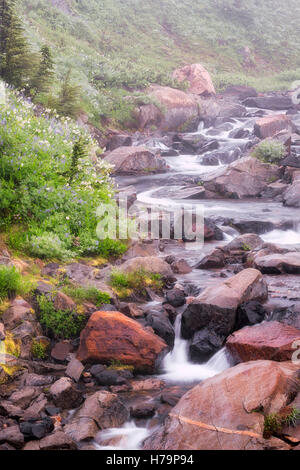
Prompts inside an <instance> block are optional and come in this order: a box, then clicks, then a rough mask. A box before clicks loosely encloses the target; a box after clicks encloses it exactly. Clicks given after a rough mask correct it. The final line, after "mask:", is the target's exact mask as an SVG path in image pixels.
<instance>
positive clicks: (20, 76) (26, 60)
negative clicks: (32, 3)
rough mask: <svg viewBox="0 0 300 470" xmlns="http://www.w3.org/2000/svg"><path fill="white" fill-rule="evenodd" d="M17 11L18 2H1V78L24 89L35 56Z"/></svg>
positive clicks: (6, 0) (10, 0) (13, 0)
mask: <svg viewBox="0 0 300 470" xmlns="http://www.w3.org/2000/svg"><path fill="white" fill-rule="evenodd" d="M15 11H16V0H0V76H1V78H3V80H5V81H6V82H7V83H9V84H10V85H13V86H15V87H16V88H22V87H24V86H25V85H26V83H27V82H28V80H29V78H30V75H31V73H32V68H33V67H34V55H33V54H31V52H30V49H29V46H28V43H27V40H26V39H25V37H24V31H23V28H22V25H21V23H20V21H19V18H18V17H17V15H16V13H15Z"/></svg>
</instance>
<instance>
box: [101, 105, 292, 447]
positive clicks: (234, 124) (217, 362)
mask: <svg viewBox="0 0 300 470" xmlns="http://www.w3.org/2000/svg"><path fill="white" fill-rule="evenodd" d="M248 111H249V117H247V118H237V119H232V118H231V119H228V123H226V126H222V125H221V126H219V128H218V127H217V128H213V127H211V128H208V129H204V125H203V123H200V125H199V128H198V131H197V132H195V133H194V134H193V135H194V136H203V137H205V138H208V137H210V138H211V139H216V140H218V142H219V144H220V146H219V148H218V152H221V151H227V152H229V154H231V153H234V152H235V151H237V150H239V151H240V153H241V155H242V154H243V153H245V150H246V149H247V146H248V144H249V138H245V139H233V138H231V137H230V136H229V134H230V132H232V131H234V130H236V129H239V128H243V129H246V130H249V131H250V132H251V133H252V132H253V127H254V123H255V121H256V119H257V117H256V113H257V111H258V110H257V109H251V110H250V109H249V110H248ZM260 112H261V110H260ZM281 113H282V111H281V112H279V113H278V114H281ZM265 114H277V113H274V112H269V111H265ZM251 115H252V117H251ZM149 148H152V149H153V148H156V149H161V150H166V149H167V147H166V146H165V145H164V144H162V143H161V142H159V140H156V141H152V143H151V145H149ZM208 153H209V152H208ZM205 155H206V154H204V155H203V156H202V157H205ZM165 160H166V162H167V164H168V165H169V168H170V172H169V173H167V174H162V175H149V176H141V177H122V178H117V182H118V183H119V185H121V186H127V185H131V184H133V185H134V186H135V188H136V190H137V200H138V204H143V205H146V206H151V207H153V206H154V207H155V208H157V207H159V208H164V209H166V210H173V209H174V208H176V207H177V206H178V205H182V203H184V204H185V205H186V204H189V203H190V204H191V205H194V204H197V203H198V204H202V205H204V209H205V217H223V218H224V217H228V218H238V219H239V220H243V219H244V220H247V221H249V220H250V221H251V220H255V221H257V220H258V221H260V220H263V221H266V222H272V223H275V224H277V223H281V222H282V223H286V222H291V223H292V225H293V224H294V226H293V227H291V229H289V230H281V229H276V230H272V231H271V232H269V233H266V234H264V235H262V238H263V239H264V241H266V242H270V243H275V244H281V245H285V246H289V247H291V246H295V248H297V245H299V249H300V214H298V212H297V210H296V209H292V208H286V207H283V206H282V203H280V202H274V201H272V200H268V201H263V200H251V201H247V200H243V201H236V200H199V201H197V200H191V201H188V200H180V198H178V188H180V187H182V186H183V182H184V180H185V179H186V177H188V178H191V177H201V178H205V177H206V176H207V175H208V174H210V173H215V172H216V171H218V170H220V169H221V168H222V166H224V165H221V164H219V166H216V167H211V166H205V165H203V164H202V158H201V157H200V158H199V156H197V155H180V156H177V157H165ZM236 235H237V234H236V233H235V232H234V230H233V229H231V230H230V231H228V232H224V240H223V242H221V244H222V243H223V244H227V243H228V242H229V241H230V240H232V238H233V237H234V236H236ZM219 243H220V242H219ZM213 246H216V243H215V244H209V243H207V244H205V246H204V248H203V251H202V252H194V253H193V254H191V253H189V252H188V251H186V252H184V248H183V247H182V246H180V247H179V248H178V247H176V246H171V248H170V251H169V252H168V254H171V253H174V254H175V255H179V256H180V257H182V258H186V259H187V261H188V262H189V263H190V264H191V265H193V263H195V262H196V261H197V260H198V261H199V259H201V257H203V255H204V254H205V253H206V252H207V250H208V251H209V250H211V249H212V248H213ZM178 281H179V282H181V281H183V282H190V283H196V284H199V285H201V287H205V286H206V285H209V283H210V282H215V280H214V281H212V280H211V279H210V277H209V276H208V274H207V273H206V272H203V271H201V270H193V271H192V273H190V274H188V275H184V276H183V275H182V276H178ZM155 305H156V303H154V304H153V306H155ZM150 306H151V304H148V307H150ZM175 330H176V331H175V333H176V339H175V345H174V349H173V351H171V352H170V353H169V354H168V355H167V356H166V358H165V360H164V363H163V370H162V374H161V375H160V376H159V378H161V379H164V380H165V381H166V382H168V383H173V384H188V383H190V384H191V386H192V385H193V384H194V383H199V382H201V381H202V380H205V379H207V378H210V377H213V376H215V375H216V374H219V373H221V372H223V371H225V370H226V369H228V368H229V367H231V365H232V364H231V363H230V358H228V357H227V354H226V352H225V349H222V350H220V351H219V352H218V353H217V354H216V355H215V356H214V357H212V358H211V359H210V360H209V361H208V362H207V363H206V364H194V363H192V362H191V361H190V359H189V355H188V341H185V340H184V339H182V338H181V335H180V330H181V315H178V316H177V319H176V324H175ZM151 432H153V430H151ZM149 433H150V431H149V430H148V429H147V426H146V427H142V428H140V427H137V426H136V424H135V423H134V422H129V423H126V424H125V425H124V426H123V427H122V428H120V429H110V430H107V431H104V432H101V433H99V436H98V437H97V439H96V447H97V449H124V450H133V449H139V448H140V447H141V444H142V442H143V440H144V439H145V438H146V437H147V436H148V435H149ZM105 441H106V444H103V443H104V442H105ZM100 443H101V444H100Z"/></svg>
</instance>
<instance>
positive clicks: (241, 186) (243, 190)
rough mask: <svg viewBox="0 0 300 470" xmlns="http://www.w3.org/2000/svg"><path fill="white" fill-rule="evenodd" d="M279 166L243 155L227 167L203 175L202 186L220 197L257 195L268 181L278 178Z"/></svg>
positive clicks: (238, 197) (239, 197)
mask: <svg viewBox="0 0 300 470" xmlns="http://www.w3.org/2000/svg"><path fill="white" fill-rule="evenodd" d="M279 176H280V175H279V168H278V167H277V166H275V165H269V164H267V163H262V162H260V161H259V160H257V159H255V158H252V157H244V158H241V159H240V160H237V161H235V162H233V163H231V164H230V165H229V166H228V167H227V168H221V169H218V170H217V171H216V172H214V173H212V174H208V175H205V177H204V188H205V189H206V190H207V191H211V192H213V193H217V195H220V196H222V197H229V198H236V199H243V198H249V197H258V196H259V195H260V194H261V193H262V192H263V191H264V190H265V189H266V187H267V185H268V184H269V182H270V181H272V180H277V179H279Z"/></svg>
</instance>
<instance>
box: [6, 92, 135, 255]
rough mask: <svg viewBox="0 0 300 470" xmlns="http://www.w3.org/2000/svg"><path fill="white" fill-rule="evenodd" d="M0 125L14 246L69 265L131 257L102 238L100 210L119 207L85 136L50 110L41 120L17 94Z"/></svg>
mask: <svg viewBox="0 0 300 470" xmlns="http://www.w3.org/2000/svg"><path fill="white" fill-rule="evenodd" d="M0 123H1V125H0V154H1V165H0V228H1V225H2V226H3V227H4V228H5V229H6V230H7V231H8V232H10V231H12V232H13V233H12V236H11V243H10V245H11V246H13V248H14V249H15V248H16V247H17V249H18V250H25V251H27V252H28V253H29V254H30V255H32V256H38V257H40V258H50V259H51V258H57V259H61V260H65V259H70V258H72V257H76V256H87V255H95V254H96V255H97V254H98V255H101V256H106V257H109V256H119V255H120V254H122V253H124V251H126V246H125V245H124V244H123V243H121V242H119V241H118V240H109V239H108V240H103V241H100V240H98V239H97V234H96V228H97V226H98V224H99V222H100V223H101V221H100V220H99V217H98V216H97V208H98V207H99V206H100V205H101V204H102V203H107V202H109V201H111V199H112V195H113V185H112V180H111V179H110V177H109V173H110V170H111V167H110V165H108V164H107V163H106V162H105V161H104V160H100V159H99V160H95V159H93V158H92V156H93V155H95V152H96V150H97V148H98V147H97V144H96V142H95V141H93V140H92V138H91V137H90V135H89V134H88V133H86V131H85V129H84V128H81V127H79V126H77V125H76V124H75V123H74V122H73V121H71V119H69V118H59V117H58V116H57V115H55V114H53V112H51V111H50V110H46V111H45V112H44V114H43V115H41V116H39V117H36V116H35V114H34V106H33V105H32V104H31V103H29V102H26V101H24V100H23V98H22V97H21V96H20V95H18V94H15V93H13V92H11V91H7V103H6V104H5V105H0ZM16 225H17V226H19V227H20V229H19V230H16V229H15V228H13V226H16ZM25 234H26V236H25ZM8 238H10V237H8Z"/></svg>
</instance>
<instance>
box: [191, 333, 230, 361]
mask: <svg viewBox="0 0 300 470" xmlns="http://www.w3.org/2000/svg"><path fill="white" fill-rule="evenodd" d="M222 346H223V340H222V338H221V337H220V336H219V335H217V334H216V333H215V332H214V331H212V330H210V329H209V328H204V329H202V330H200V331H197V332H196V333H195V334H194V336H193V339H192V342H191V344H190V357H191V359H192V361H194V362H197V363H205V362H207V361H208V360H209V358H210V357H211V356H213V355H214V354H215V353H216V352H218V351H219V350H220V349H221V348H222Z"/></svg>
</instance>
